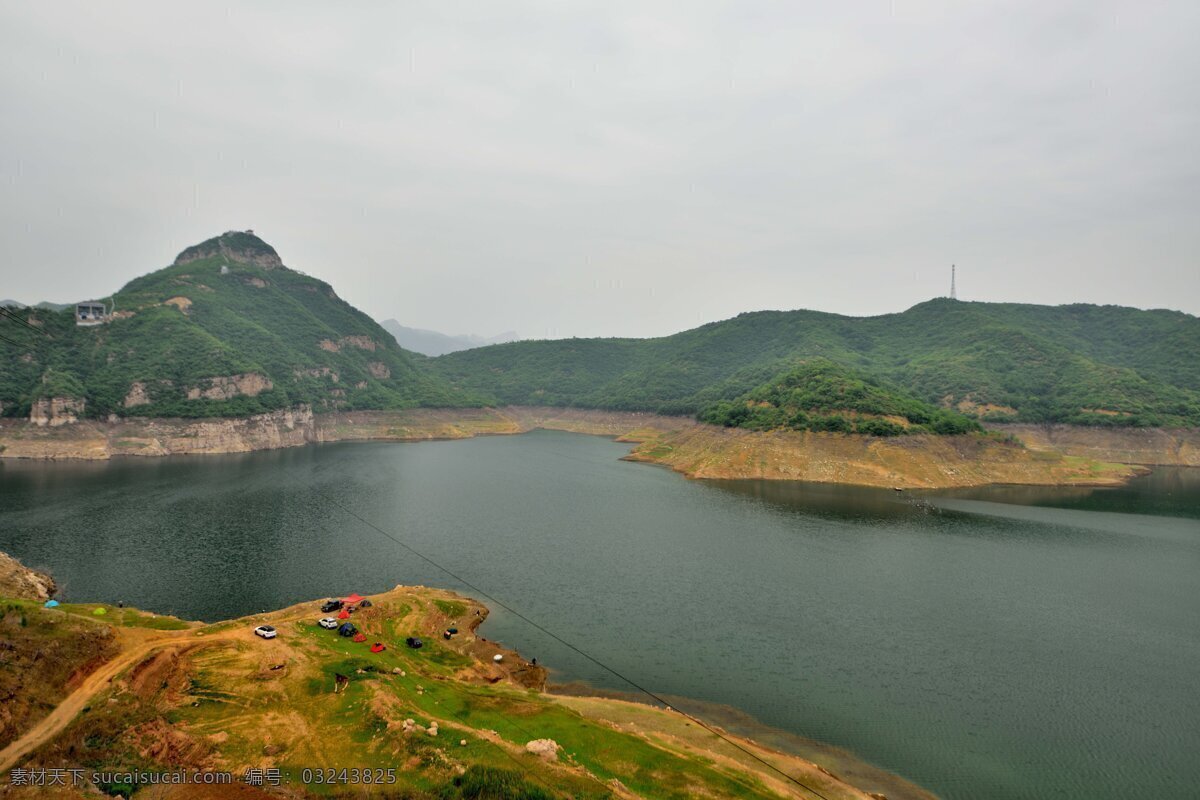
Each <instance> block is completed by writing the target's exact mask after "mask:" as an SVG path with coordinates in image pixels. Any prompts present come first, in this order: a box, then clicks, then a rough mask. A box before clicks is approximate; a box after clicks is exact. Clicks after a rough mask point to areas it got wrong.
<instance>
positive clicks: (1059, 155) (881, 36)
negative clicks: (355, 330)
mask: <svg viewBox="0 0 1200 800" xmlns="http://www.w3.org/2000/svg"><path fill="white" fill-rule="evenodd" d="M1198 30H1200V3H1196V2H1195V0H1185V1H1184V2H1153V1H1152V0H1149V1H1148V2H1144V3H1129V2H1122V3H1113V2H1104V1H1103V0H1099V1H1097V0H1063V2H1045V0H1037V1H1036V2H1027V1H1026V0H1016V1H1014V2H1003V3H976V2H972V3H958V2H945V3H937V2H906V1H905V0H896V2H890V3H889V2H850V3H828V2H826V3H809V2H790V3H784V2H779V3H771V2H766V3H764V2H730V3H700V2H694V3H687V4H662V5H655V4H649V3H645V2H630V3H625V2H616V1H613V0H609V1H608V2H603V3H595V4H591V3H587V4H585V3H524V2H505V3H458V2H436V3H434V2H430V3H422V4H412V3H405V4H395V3H393V4H379V5H377V6H372V7H368V6H364V5H361V4H354V5H348V4H335V3H312V4H300V3H292V2H289V3H254V4H238V5H236V6H225V7H221V6H218V5H216V4H209V3H205V4H200V3H191V4H186V5H185V4H180V3H162V2H151V3H95V2H86V3H67V2H53V3H28V2H12V1H11V0H3V2H0V63H2V65H3V67H2V71H0V107H2V109H3V112H2V114H0V187H2V189H0V212H2V218H0V233H2V235H0V297H7V296H12V297H15V298H17V299H20V300H25V301H33V300H37V299H54V300H62V301H66V300H76V299H83V298H85V297H90V296H97V295H105V294H107V293H108V292H110V291H111V290H113V289H115V288H117V287H119V286H120V285H121V284H123V283H125V282H126V281H127V280H129V279H130V278H133V277H135V276H136V275H138V274H141V273H144V272H148V271H150V270H151V269H154V268H157V267H160V266H164V265H166V264H167V263H169V262H170V261H171V259H172V258H173V257H174V255H175V254H176V252H178V251H179V250H181V249H182V248H183V247H184V246H186V245H188V244H191V243H194V242H196V241H199V240H201V239H204V238H207V237H208V236H210V235H213V234H214V233H217V232H220V231H224V230H227V229H231V228H239V229H240V228H254V229H255V231H256V232H258V233H259V234H260V235H262V236H263V237H264V238H265V239H267V241H269V242H271V243H272V244H274V245H275V246H276V248H277V249H278V250H279V251H280V253H281V255H282V256H283V259H284V262H285V263H287V264H288V265H289V266H292V267H295V268H297V269H302V270H304V271H306V272H309V273H311V274H314V275H317V276H319V277H321V278H324V279H326V280H329V281H330V282H332V283H333V284H334V285H335V287H336V288H337V289H338V291H339V293H340V294H341V295H342V296H343V297H345V298H346V299H348V300H349V301H350V302H352V303H354V304H355V305H357V306H359V307H360V308H362V309H363V310H365V311H367V312H368V313H370V314H372V315H373V316H375V317H376V318H379V319H382V318H386V317H396V318H398V319H399V320H400V321H401V322H403V323H404V324H408V325H413V326H418V327H428V328H434V329H437V330H443V331H446V332H450V333H460V332H475V333H480V334H491V333H495V332H498V331H501V330H507V329H516V330H518V331H519V332H520V333H521V334H523V335H525V336H534V337H542V336H570V335H656V334H663V333H669V332H672V331H676V330H680V329H683V328H688V327H692V326H695V325H697V324H701V323H703V322H707V321H711V320H714V319H721V318H725V317H729V316H732V315H734V314H737V313H738V312H741V311H746V310H753V309H762V308H816V309H822V310H827V311H837V312H842V313H849V314H876V313H883V312H888V311H897V310H901V309H903V308H906V307H908V306H910V305H912V304H913V303H916V302H919V301H921V300H923V299H926V298H928V297H931V296H934V295H938V294H944V293H945V292H946V290H947V288H948V286H947V284H948V282H949V266H950V263H951V262H956V263H957V264H958V265H959V293H960V296H961V297H963V298H965V299H981V300H1020V301H1029V302H1043V303H1063V302H1073V301H1087V302H1096V303H1121V304H1127V305H1136V306H1141V307H1167V308H1177V309H1182V310H1185V311H1188V312H1190V313H1193V314H1196V313H1200V258H1198V257H1197V252H1198V246H1200V155H1198V154H1200V145H1198V144H1197V143H1198V142H1200V102H1198V101H1200V47H1197V46H1196V32H1197V31H1198Z"/></svg>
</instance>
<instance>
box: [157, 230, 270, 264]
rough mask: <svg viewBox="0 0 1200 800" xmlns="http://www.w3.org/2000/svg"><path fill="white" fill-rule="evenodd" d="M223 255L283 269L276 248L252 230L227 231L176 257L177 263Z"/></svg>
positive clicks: (229, 258) (236, 259)
mask: <svg viewBox="0 0 1200 800" xmlns="http://www.w3.org/2000/svg"><path fill="white" fill-rule="evenodd" d="M213 256H222V257H224V258H226V259H228V260H229V261H236V262H239V263H242V264H253V265H255V266H257V267H262V268H263V269H281V268H282V267H283V261H282V260H280V258H279V253H277V252H275V248H274V247H271V245H269V244H267V243H266V242H264V241H263V240H262V239H260V238H259V237H258V236H256V235H255V234H254V231H252V230H245V231H226V232H225V233H222V234H221V235H220V236H214V237H213V238H211V239H206V240H205V241H203V242H201V243H200V244H194V245H192V246H191V247H188V248H186V249H185V250H184V251H183V252H182V253H180V254H179V255H178V256H176V257H175V263H176V264H177V265H178V264H187V263H189V262H191V261H199V260H200V259H203V258H212V257H213Z"/></svg>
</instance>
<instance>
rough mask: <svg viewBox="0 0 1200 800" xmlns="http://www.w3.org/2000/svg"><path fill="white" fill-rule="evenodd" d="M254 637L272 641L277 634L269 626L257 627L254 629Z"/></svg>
mask: <svg viewBox="0 0 1200 800" xmlns="http://www.w3.org/2000/svg"><path fill="white" fill-rule="evenodd" d="M254 635H255V636H261V637H262V638H264V639H274V638H275V637H276V636H277V635H278V634H277V633H276V632H275V629H274V628H272V627H271V626H270V625H259V626H258V627H257V628H255V629H254Z"/></svg>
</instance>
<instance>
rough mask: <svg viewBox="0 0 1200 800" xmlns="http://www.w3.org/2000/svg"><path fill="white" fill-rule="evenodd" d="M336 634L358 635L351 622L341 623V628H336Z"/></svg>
mask: <svg viewBox="0 0 1200 800" xmlns="http://www.w3.org/2000/svg"><path fill="white" fill-rule="evenodd" d="M338 633H340V634H341V635H342V636H353V635H354V634H356V633H358V628H356V627H354V623H353V622H343V623H342V627H340V628H338Z"/></svg>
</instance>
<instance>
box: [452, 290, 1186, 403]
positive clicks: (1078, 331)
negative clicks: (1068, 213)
mask: <svg viewBox="0 0 1200 800" xmlns="http://www.w3.org/2000/svg"><path fill="white" fill-rule="evenodd" d="M1198 353H1200V319H1197V318H1196V317H1193V316H1190V315H1188V314H1183V313H1179V312H1174V311H1141V310H1138V309H1132V308H1122V307H1117V306H1092V305H1069V306H1036V305H1021V304H1009V303H966V302H960V301H955V300H949V299H938V300H931V301H929V302H926V303H921V304H920V305H917V306H914V307H913V308H910V309H909V310H907V311H905V312H903V313H899V314H886V315H883V316H878V317H845V316H841V315H837V314H826V313H821V312H816V311H762V312H755V313H748V314H742V315H740V316H738V317H735V318H734V319H730V320H725V321H723V322H714V323H711V324H708V325H704V326H701V327H699V328H695V329H693V330H689V331H684V332H682V333H677V334H674V335H672V336H666V337H662V338H657V339H569V340H561V341H537V342H514V343H511V344H503V345H497V346H493V347H484V348H480V349H476V350H468V351H464V352H460V353H451V354H449V355H445V356H442V357H439V358H437V359H433V360H432V361H430V362H429V363H430V366H431V367H432V368H433V369H434V370H435V371H436V372H437V373H438V374H440V375H441V376H443V377H444V378H445V379H446V380H447V381H449V382H450V383H451V384H453V385H454V386H455V387H457V388H459V389H461V390H463V391H467V392H472V393H477V394H480V395H482V396H483V397H484V398H485V399H486V400H488V402H491V403H511V404H541V405H556V406H581V407H592V408H606V409H625V410H642V411H657V412H662V413H676V414H680V413H683V414H695V413H700V412H707V411H709V410H710V409H711V408H712V407H713V406H714V405H715V404H717V403H720V402H722V401H726V402H728V401H735V400H739V399H740V400H742V401H746V400H748V399H750V398H749V397H748V395H750V394H751V393H753V392H755V391H756V390H758V389H759V388H760V387H763V386H764V385H765V384H769V383H770V382H772V381H774V380H775V379H776V378H777V376H779V375H781V374H783V373H786V372H788V371H789V370H791V369H793V368H794V367H795V366H796V365H797V364H798V363H800V362H804V361H809V360H812V359H814V358H822V359H826V360H828V361H830V362H833V363H835V364H839V365H842V366H843V367H846V368H847V369H850V370H853V371H854V374H856V375H858V376H859V377H860V378H865V379H868V380H871V381H875V382H877V383H879V385H881V386H890V387H894V388H895V389H898V390H903V391H906V392H908V393H910V394H911V395H912V396H913V397H915V398H916V399H918V400H921V401H924V402H926V403H929V404H934V405H936V406H938V407H942V408H950V409H956V410H959V411H962V412H964V413H968V414H971V415H973V416H975V417H978V418H980V419H983V420H985V421H1017V420H1020V421H1030V422H1069V423H1075V424H1085V425H1138V426H1172V425H1185V426H1200V356H1198V355H1197V354H1198Z"/></svg>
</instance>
